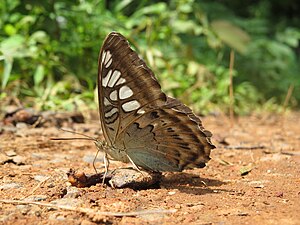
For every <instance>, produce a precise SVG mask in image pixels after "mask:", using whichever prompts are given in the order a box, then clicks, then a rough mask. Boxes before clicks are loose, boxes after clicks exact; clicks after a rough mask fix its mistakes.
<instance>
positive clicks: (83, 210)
mask: <svg viewBox="0 0 300 225" xmlns="http://www.w3.org/2000/svg"><path fill="white" fill-rule="evenodd" d="M0 202H3V203H6V204H20V205H39V206H45V207H51V208H55V209H63V210H69V211H74V212H80V213H84V214H93V215H99V216H115V217H123V216H141V215H147V214H166V213H175V212H177V210H176V209H153V210H141V211H133V212H103V211H95V210H93V209H90V208H83V207H72V206H66V205H55V204H51V203H42V202H32V201H20V200H9V199H0Z"/></svg>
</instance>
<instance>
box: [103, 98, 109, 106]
mask: <svg viewBox="0 0 300 225" xmlns="http://www.w3.org/2000/svg"><path fill="white" fill-rule="evenodd" d="M104 105H105V106H108V105H111V103H110V102H109V101H108V99H107V98H105V97H104Z"/></svg>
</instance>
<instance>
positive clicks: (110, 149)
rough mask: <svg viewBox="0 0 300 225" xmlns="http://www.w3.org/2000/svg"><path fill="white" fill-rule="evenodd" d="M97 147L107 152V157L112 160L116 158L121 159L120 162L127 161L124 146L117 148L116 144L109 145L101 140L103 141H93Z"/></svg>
mask: <svg viewBox="0 0 300 225" xmlns="http://www.w3.org/2000/svg"><path fill="white" fill-rule="evenodd" d="M95 144H96V146H97V148H98V149H99V150H100V151H102V152H105V153H106V154H108V156H109V158H112V159H114V160H117V161H121V162H124V163H128V162H129V160H128V157H127V154H126V151H125V149H124V148H122V147H121V148H118V147H116V146H113V145H112V146H110V145H108V144H107V143H106V142H103V141H97V142H95Z"/></svg>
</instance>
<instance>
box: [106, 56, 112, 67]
mask: <svg viewBox="0 0 300 225" xmlns="http://www.w3.org/2000/svg"><path fill="white" fill-rule="evenodd" d="M111 64H112V58H111V59H110V60H109V61H108V63H106V64H105V68H108V67H109V66H110V65H111Z"/></svg>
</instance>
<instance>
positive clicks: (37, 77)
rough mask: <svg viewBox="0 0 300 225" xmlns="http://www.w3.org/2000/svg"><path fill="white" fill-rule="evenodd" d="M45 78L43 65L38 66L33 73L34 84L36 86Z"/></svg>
mask: <svg viewBox="0 0 300 225" xmlns="http://www.w3.org/2000/svg"><path fill="white" fill-rule="evenodd" d="M44 77H45V67H44V66H43V65H41V64H40V65H38V66H37V68H36V70H35V73H34V75H33V79H34V84H35V85H36V86H38V85H39V84H40V83H41V82H42V80H43V79H44Z"/></svg>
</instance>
